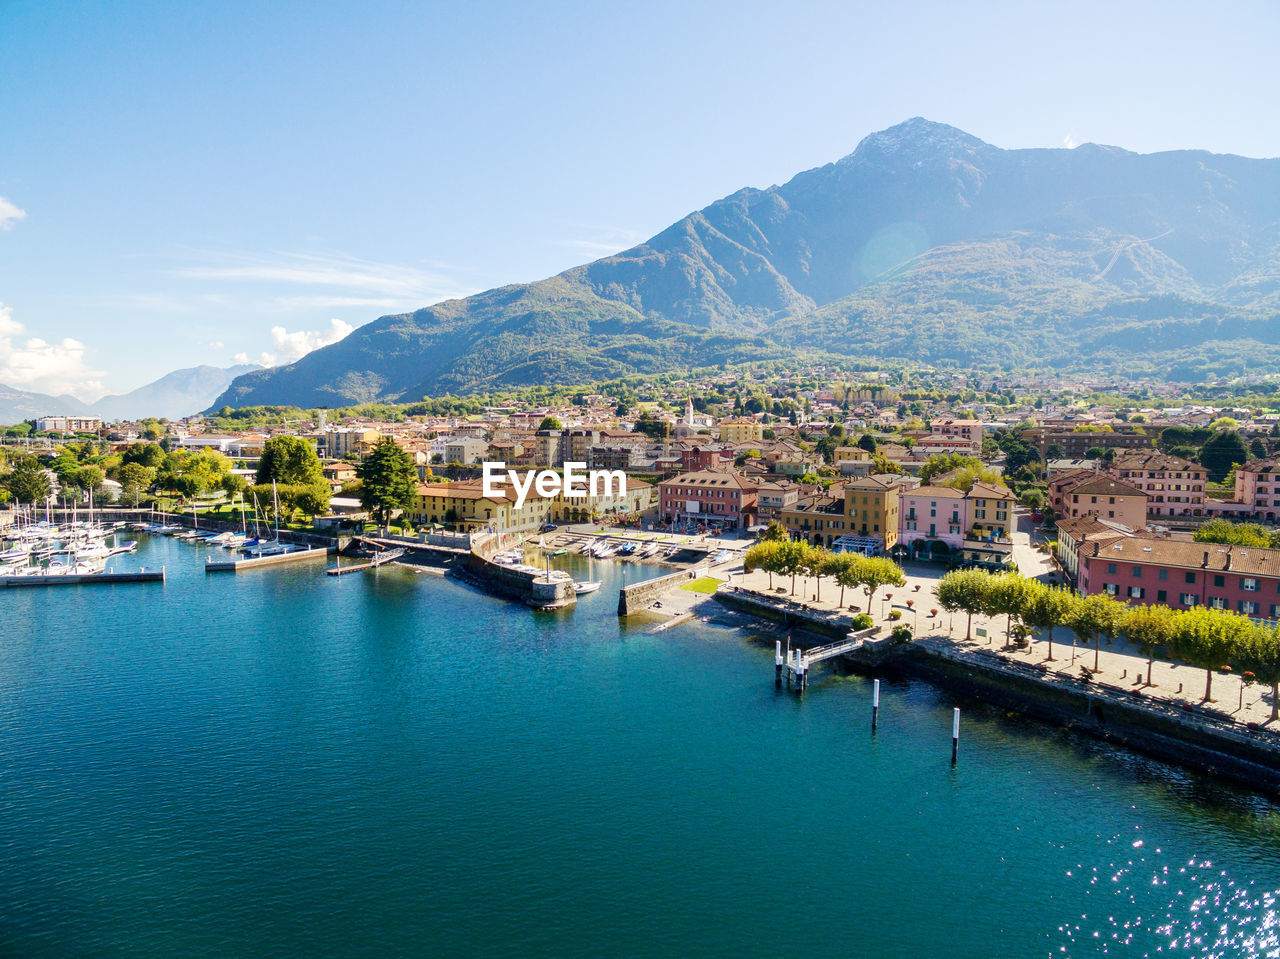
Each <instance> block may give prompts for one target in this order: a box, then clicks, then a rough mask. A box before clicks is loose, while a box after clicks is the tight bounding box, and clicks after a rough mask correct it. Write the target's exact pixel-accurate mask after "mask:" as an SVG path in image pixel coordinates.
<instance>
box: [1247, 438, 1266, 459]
mask: <svg viewBox="0 0 1280 959" xmlns="http://www.w3.org/2000/svg"><path fill="white" fill-rule="evenodd" d="M1249 453H1250V455H1252V456H1253V457H1254V458H1255V459H1260V460H1263V459H1266V458H1267V444H1266V443H1264V442H1262V439H1261V438H1260V437H1255V438H1254V441H1253V442H1252V443H1250V444H1249Z"/></svg>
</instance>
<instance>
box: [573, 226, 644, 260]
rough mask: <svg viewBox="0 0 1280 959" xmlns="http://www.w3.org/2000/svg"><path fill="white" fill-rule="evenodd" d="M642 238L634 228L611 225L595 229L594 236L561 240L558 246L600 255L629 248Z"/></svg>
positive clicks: (609, 254) (608, 254)
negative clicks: (607, 227)
mask: <svg viewBox="0 0 1280 959" xmlns="http://www.w3.org/2000/svg"><path fill="white" fill-rule="evenodd" d="M643 239H644V236H643V235H642V234H640V233H637V232H636V231H635V230H625V229H620V228H617V227H612V228H609V229H605V230H600V231H597V233H596V234H595V235H594V236H592V237H589V238H582V239H577V240H561V241H560V246H567V247H569V248H571V249H574V250H580V251H582V252H583V253H585V254H587V255H588V256H595V257H602V256H612V255H613V254H615V253H621V252H622V251H623V250H629V249H631V247H633V246H635V245H636V244H637V243H639V242H640V241H641V240H643Z"/></svg>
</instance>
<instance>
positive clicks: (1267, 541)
mask: <svg viewBox="0 0 1280 959" xmlns="http://www.w3.org/2000/svg"><path fill="white" fill-rule="evenodd" d="M1192 539H1194V540H1195V541H1196V542H1197V543H1227V544H1230V545H1232V546H1249V547H1253V548H1262V547H1269V546H1272V545H1274V544H1273V542H1272V536H1271V534H1270V533H1268V532H1267V530H1266V529H1265V528H1263V527H1262V526H1260V525H1259V524H1257V523H1233V522H1231V521H1230V520H1227V519H1221V518H1216V517H1215V518H1214V519H1211V520H1209V521H1208V522H1207V523H1205V524H1204V525H1203V526H1201V527H1200V528H1199V529H1197V530H1196V531H1195V533H1194V534H1193V536H1192Z"/></svg>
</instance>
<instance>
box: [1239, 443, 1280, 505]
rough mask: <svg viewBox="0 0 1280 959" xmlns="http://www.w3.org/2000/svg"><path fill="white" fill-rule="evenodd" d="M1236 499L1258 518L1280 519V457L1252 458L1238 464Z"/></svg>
mask: <svg viewBox="0 0 1280 959" xmlns="http://www.w3.org/2000/svg"><path fill="white" fill-rule="evenodd" d="M1235 501H1236V502H1238V503H1242V504H1243V505H1244V507H1245V508H1246V509H1247V510H1248V512H1249V513H1250V514H1251V515H1252V516H1253V517H1255V518H1257V519H1265V520H1272V521H1275V520H1277V519H1280V459H1274V458H1273V459H1265V460H1250V461H1249V462H1247V463H1245V464H1244V465H1243V466H1237V467H1236V492H1235Z"/></svg>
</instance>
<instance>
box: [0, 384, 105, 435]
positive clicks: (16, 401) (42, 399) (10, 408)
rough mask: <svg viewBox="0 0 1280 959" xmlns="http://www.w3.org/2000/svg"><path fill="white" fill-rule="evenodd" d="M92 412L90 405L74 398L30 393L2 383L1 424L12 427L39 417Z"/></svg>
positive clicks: (0, 399) (0, 388)
mask: <svg viewBox="0 0 1280 959" xmlns="http://www.w3.org/2000/svg"><path fill="white" fill-rule="evenodd" d="M88 412H90V410H89V407H88V404H85V403H82V402H80V401H79V400H78V399H76V398H75V397H74V396H66V395H63V396H50V395H48V394H47V393H28V392H26V391H25V390H19V389H15V388H14V387H12V386H5V385H4V384H3V383H0V424H5V425H11V424H13V423H21V422H22V421H23V420H29V419H34V418H35V417H37V416H58V415H78V414H81V413H88Z"/></svg>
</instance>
